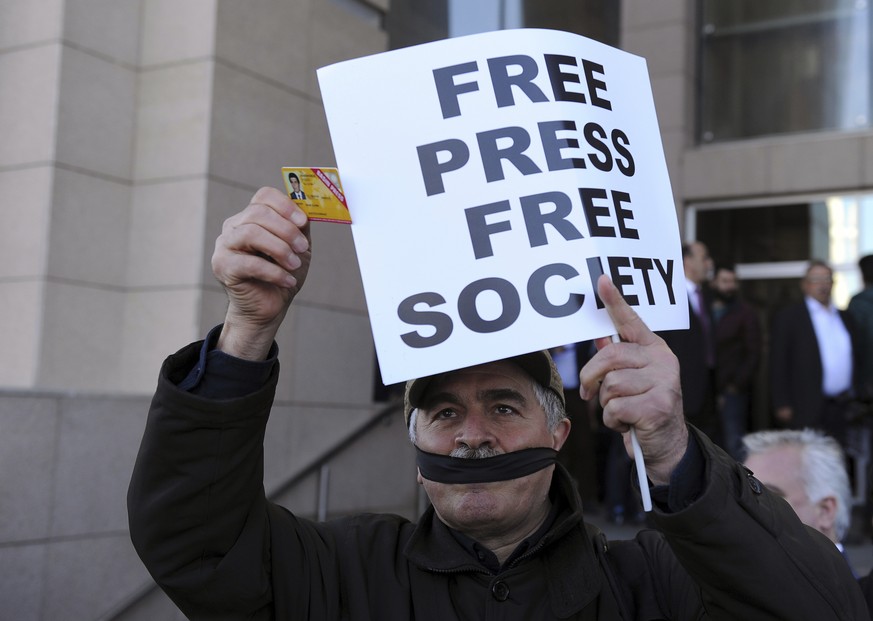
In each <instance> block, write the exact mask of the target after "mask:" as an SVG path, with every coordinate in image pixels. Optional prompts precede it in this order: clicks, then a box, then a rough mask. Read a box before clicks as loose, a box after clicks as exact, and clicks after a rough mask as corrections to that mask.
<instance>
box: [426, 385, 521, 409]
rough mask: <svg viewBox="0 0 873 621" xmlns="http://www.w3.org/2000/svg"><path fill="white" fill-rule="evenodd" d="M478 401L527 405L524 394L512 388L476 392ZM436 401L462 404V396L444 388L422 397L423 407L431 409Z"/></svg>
mask: <svg viewBox="0 0 873 621" xmlns="http://www.w3.org/2000/svg"><path fill="white" fill-rule="evenodd" d="M476 400H477V401H511V402H513V403H517V404H519V405H522V406H523V405H526V404H527V399H525V397H524V395H523V394H522V393H520V392H519V391H517V390H513V389H512V388H487V389H484V390H480V391H479V392H477V393H476ZM436 403H449V404H452V405H461V398H460V397H459V396H458V395H457V394H455V393H454V392H451V391H448V390H443V391H438V392H434V393H431V394H428V395H427V396H426V397H425V398H424V399H422V404H421V405H422V407H423V408H426V409H429V408H431V407H433V405H434V404H436Z"/></svg>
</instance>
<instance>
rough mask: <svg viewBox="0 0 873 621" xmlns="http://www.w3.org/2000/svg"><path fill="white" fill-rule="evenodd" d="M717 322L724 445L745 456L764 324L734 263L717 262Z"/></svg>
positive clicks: (717, 370) (719, 404) (738, 456)
mask: <svg viewBox="0 0 873 621" xmlns="http://www.w3.org/2000/svg"><path fill="white" fill-rule="evenodd" d="M712 293H713V302H712V316H713V320H714V323H715V388H716V405H717V408H718V420H719V423H720V425H721V446H722V448H724V449H725V450H726V451H727V452H728V454H730V455H731V457H733V458H734V459H741V458H742V446H743V443H742V437H743V434H745V433H746V431H747V430H748V420H749V399H750V397H751V393H752V385H753V383H754V380H755V372H756V371H757V369H758V361H759V359H760V357H761V325H760V322H759V321H758V313H757V311H756V310H755V308H754V307H753V306H752V305H751V304H749V303H748V302H746V301H745V300H743V299H742V298H741V297H740V294H739V283H738V281H737V274H736V272H735V271H734V269H733V267H732V266H728V265H718V266H716V268H715V277H714V278H713V280H712Z"/></svg>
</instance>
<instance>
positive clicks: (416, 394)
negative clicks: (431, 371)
mask: <svg viewBox="0 0 873 621" xmlns="http://www.w3.org/2000/svg"><path fill="white" fill-rule="evenodd" d="M505 360H506V361H508V362H512V363H514V364H516V365H518V366H519V367H521V369H522V370H524V371H525V372H526V373H527V374H528V375H530V376H531V377H532V378H533V379H534V381H535V382H536V383H537V384H539V385H540V386H543V387H544V388H549V389H551V390H552V391H554V392H555V393H556V394H557V395H558V398H559V399H560V400H561V403H563V402H564V391H563V385H562V383H561V377H560V375H558V371H557V369H556V368H555V364H554V362H553V361H552V357H551V356H550V355H549V352H548V351H546V350H541V351H533V352H530V353H527V354H520V355H518V356H513V357H511V358H506V359H505ZM495 362H496V361H495ZM448 373H451V371H448ZM441 375H444V373H439V374H437V375H429V376H427V377H420V378H418V379H412V380H409V381H408V382H406V393H405V397H404V412H403V415H404V416H405V417H406V421H407V423H408V422H409V413H410V412H411V411H412V410H413V409H415V408H417V407H420V406H421V405H422V403H421V402H422V397H424V394H425V392H426V391H427V387H428V386H429V385H430V383H431V381H433V380H434V379H435V378H437V377H440V376H441Z"/></svg>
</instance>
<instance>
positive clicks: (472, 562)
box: [404, 464, 602, 616]
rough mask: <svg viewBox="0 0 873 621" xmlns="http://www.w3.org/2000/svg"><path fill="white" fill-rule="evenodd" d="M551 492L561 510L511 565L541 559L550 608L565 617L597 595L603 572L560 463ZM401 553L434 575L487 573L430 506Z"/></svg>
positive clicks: (572, 487)
mask: <svg viewBox="0 0 873 621" xmlns="http://www.w3.org/2000/svg"><path fill="white" fill-rule="evenodd" d="M550 494H551V495H552V498H553V499H555V501H556V502H560V503H561V505H562V507H563V508H562V510H561V511H560V513H559V514H558V517H557V519H556V520H555V522H554V524H553V525H552V528H550V529H549V530H548V531H547V532H546V533H545V534H544V535H543V537H542V538H541V539H540V540H539V542H535V543H533V544H532V546H531V548H530V550H528V551H527V552H525V553H524V554H522V555H521V556H520V557H519V558H518V559H516V561H515V562H513V563H512V565H511V566H512V567H515V566H518V565H521V564H522V563H524V562H525V560H526V559H528V558H530V557H533V556H543V557H544V561H545V564H546V568H547V576H546V578H545V579H546V580H548V582H549V592H550V597H551V600H552V607H553V609H554V611H555V612H556V613H558V614H559V615H560V616H565V615H569V614H572V613H575V612H578V611H579V610H581V609H582V608H584V607H585V606H586V605H587V604H588V603H590V602H591V601H592V600H593V599H594V598H595V597H597V595H598V593H599V592H600V590H601V587H602V574H601V571H600V568H599V566H598V561H597V558H596V557H595V554H594V549H593V546H592V544H591V538H590V537H589V535H588V534H587V532H586V529H585V524H584V522H583V515H582V501H581V499H580V498H579V493H578V492H577V490H576V485H575V484H574V483H573V480H572V478H571V477H570V475H569V474H568V473H567V471H566V469H565V468H564V467H563V466H562V465H561V464H555V472H554V475H553V476H552V487H551V490H550ZM404 554H405V555H406V558H407V559H408V560H409V562H410V563H412V564H413V565H416V566H417V567H419V568H420V569H422V570H424V571H429V572H433V573H463V572H483V573H484V572H487V570H486V569H485V567H484V566H483V565H482V564H481V563H479V562H478V561H477V559H475V558H473V557H471V556H470V554H469V553H468V552H467V550H465V549H464V547H463V546H462V545H461V544H460V543H459V542H458V541H457V540H456V539H455V537H453V536H452V533H451V532H450V530H449V527H448V526H446V525H445V524H443V523H442V521H440V519H439V518H438V517H437V516H436V513H435V511H434V508H433V506H430V507H428V508H427V510H426V511H425V512H424V514H422V516H421V518H420V519H419V521H418V525H417V526H416V528H415V531H414V532H413V534H412V536H411V538H410V539H409V541H408V542H407V544H406V548H405V549H404Z"/></svg>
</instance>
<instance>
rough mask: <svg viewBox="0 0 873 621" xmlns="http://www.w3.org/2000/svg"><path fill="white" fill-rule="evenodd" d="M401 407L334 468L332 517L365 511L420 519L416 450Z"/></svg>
mask: <svg viewBox="0 0 873 621" xmlns="http://www.w3.org/2000/svg"><path fill="white" fill-rule="evenodd" d="M401 410H402V407H399V408H398V409H397V410H396V411H395V412H394V413H393V414H392V415H389V416H388V418H386V419H384V420H383V421H381V422H379V423H378V424H376V425H374V426H372V427H371V428H369V429H367V430H366V432H363V433H362V434H361V435H360V436H359V440H358V441H356V442H354V443H352V444H351V445H350V446H349V447H348V448H347V449H346V450H344V451H343V452H342V453H340V454H339V455H337V457H336V458H335V459H332V460H331V461H330V463H329V468H330V479H329V480H330V487H329V493H328V513H329V514H332V515H348V514H350V513H359V512H361V511H363V510H365V511H368V512H373V513H396V514H400V515H405V516H406V517H407V518H410V519H415V517H416V513H417V511H416V509H417V504H418V503H417V500H418V484H417V482H416V467H415V448H414V447H413V445H412V442H410V441H409V435H408V433H407V431H406V427H405V425H404V423H403V415H402V414H401Z"/></svg>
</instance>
